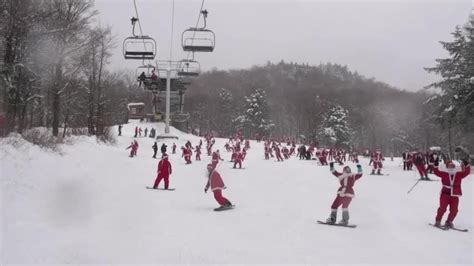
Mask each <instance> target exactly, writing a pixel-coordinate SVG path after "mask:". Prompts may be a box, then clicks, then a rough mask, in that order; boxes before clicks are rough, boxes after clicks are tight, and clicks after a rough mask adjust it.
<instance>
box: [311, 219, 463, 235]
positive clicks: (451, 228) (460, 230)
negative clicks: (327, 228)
mask: <svg viewBox="0 0 474 266" xmlns="http://www.w3.org/2000/svg"><path fill="white" fill-rule="evenodd" d="M318 224H325V225H331V226H340V227H349V228H356V227H357V225H355V224H348V225H345V224H338V223H327V222H323V221H318ZM429 225H431V226H433V227H436V228H438V229H440V230H443V231H448V230H454V231H459V232H464V233H466V232H469V229H460V228H456V227H446V226H437V225H434V224H431V223H430V224H429Z"/></svg>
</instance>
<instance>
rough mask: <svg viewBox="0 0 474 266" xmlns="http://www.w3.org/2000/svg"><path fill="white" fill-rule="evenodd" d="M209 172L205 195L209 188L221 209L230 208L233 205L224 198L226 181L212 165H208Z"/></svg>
mask: <svg viewBox="0 0 474 266" xmlns="http://www.w3.org/2000/svg"><path fill="white" fill-rule="evenodd" d="M207 170H208V171H209V174H208V179H207V184H206V187H205V188H204V193H207V190H209V187H210V188H211V191H212V192H213V193H214V198H215V199H216V201H217V203H219V205H220V206H221V207H230V206H232V203H231V202H230V201H229V200H228V199H226V198H224V197H223V196H222V190H224V189H226V186H225V185H224V181H222V177H221V175H220V174H219V172H217V171H216V169H215V168H214V167H213V166H212V164H208V165H207Z"/></svg>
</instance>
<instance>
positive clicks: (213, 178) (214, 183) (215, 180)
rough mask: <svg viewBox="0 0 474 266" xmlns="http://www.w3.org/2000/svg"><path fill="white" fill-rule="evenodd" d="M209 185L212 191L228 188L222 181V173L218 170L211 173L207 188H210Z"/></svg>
mask: <svg viewBox="0 0 474 266" xmlns="http://www.w3.org/2000/svg"><path fill="white" fill-rule="evenodd" d="M209 186H210V187H211V190H212V191H214V190H223V189H226V186H225V185H224V181H222V177H221V175H220V174H219V172H217V171H216V170H213V171H212V173H211V174H210V175H209V178H208V180H207V184H206V190H207V189H209Z"/></svg>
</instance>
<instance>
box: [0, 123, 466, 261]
mask: <svg viewBox="0 0 474 266" xmlns="http://www.w3.org/2000/svg"><path fill="white" fill-rule="evenodd" d="M136 124H139V123H138V122H132V123H130V124H128V125H125V126H124V128H123V130H122V131H123V133H124V136H122V137H118V144H117V145H114V146H113V145H105V144H98V143H97V142H96V141H95V139H94V138H88V137H75V138H74V142H75V144H73V145H63V146H62V150H63V154H58V153H51V152H47V151H44V150H41V149H40V148H38V147H36V146H32V145H30V144H29V143H26V142H24V141H19V142H18V143H17V144H16V145H12V144H11V142H12V139H2V140H0V159H1V164H0V167H1V169H0V170H1V172H0V174H1V175H0V193H1V195H0V208H1V219H0V226H1V228H0V265H3V264H10V263H27V264H37V263H40V264H53V263H76V264H77V263H80V264H91V263H95V264H105V263H127V264H148V263H153V264H178V263H179V264H189V263H203V264H210V263H218V264H224V263H245V264H249V263H271V264H276V263H284V264H290V263H292V264H293V263H308V264H327V263H344V264H346V263H351V264H353V263H358V264H369V263H370V264H382V263H383V264H387V263H391V264H407V263H410V264H434V263H437V264H438V263H439V264H449V265H452V264H466V265H472V264H473V253H474V252H473V233H472V232H473V226H472V221H473V214H474V212H473V198H472V194H473V189H472V184H473V181H472V175H470V176H469V177H467V178H466V179H465V181H464V183H463V192H464V196H463V197H462V198H461V202H460V211H459V214H458V216H457V218H456V220H455V225H456V226H457V227H460V228H468V229H469V230H470V231H469V233H462V232H455V231H441V230H438V229H436V228H433V227H430V226H428V223H430V222H434V216H435V212H436V209H437V207H438V196H439V190H440V187H441V185H440V183H439V182H438V181H436V182H420V184H418V186H417V187H416V188H415V189H414V190H413V191H412V192H411V193H410V194H407V191H408V189H410V187H411V186H412V185H413V184H414V183H415V182H416V179H417V176H416V174H415V172H414V171H412V172H403V170H402V167H401V166H400V163H401V160H400V158H396V159H395V161H393V162H391V161H390V160H389V159H388V160H386V161H385V168H384V172H385V173H389V174H390V175H389V176H371V175H368V173H369V170H370V168H369V166H368V165H367V164H368V161H367V160H365V159H364V160H363V161H362V166H363V168H364V176H363V177H362V179H361V180H360V181H359V182H358V183H356V186H355V192H356V198H355V199H354V200H353V201H352V203H351V206H350V215H351V219H350V223H352V224H357V228H356V229H351V228H342V227H330V226H325V225H319V224H317V223H316V220H322V219H324V220H325V219H326V218H327V216H328V214H329V209H330V208H329V207H330V204H331V203H332V201H333V199H334V197H335V195H336V190H337V188H338V182H337V181H336V179H335V178H334V177H333V176H332V175H331V174H330V172H329V167H327V166H325V167H323V166H318V165H317V164H316V162H315V161H300V160H298V159H297V158H295V157H293V158H291V159H290V160H287V161H285V162H275V161H274V160H270V161H265V160H264V159H263V146H262V145H263V144H261V143H258V144H257V143H256V142H254V141H252V142H251V149H250V150H249V153H248V155H247V158H246V160H245V161H244V167H245V168H246V169H245V170H233V169H231V166H232V165H231V163H229V162H228V160H229V159H230V153H227V152H225V149H224V147H223V146H224V144H225V141H226V140H224V139H217V142H216V145H215V148H218V149H220V151H221V155H222V156H223V157H224V158H225V161H224V162H220V163H219V165H218V170H219V171H220V172H221V174H222V177H223V179H224V182H225V183H226V185H227V187H228V189H227V190H225V191H224V196H226V197H228V198H229V200H231V201H232V203H234V204H235V205H236V206H237V207H236V208H235V209H234V210H230V211H225V212H214V211H213V210H212V209H213V208H215V207H217V203H216V202H215V200H214V198H213V196H212V193H207V194H205V193H204V185H205V183H206V167H205V166H206V164H208V163H209V162H210V157H208V156H207V155H206V154H205V149H203V155H202V158H203V161H201V162H195V161H194V155H193V163H192V164H191V165H185V164H184V159H182V158H181V151H180V149H179V148H180V147H181V146H183V145H184V143H185V142H186V141H187V140H190V141H191V142H192V143H193V146H195V145H197V143H198V141H199V138H198V137H195V136H191V135H187V134H184V133H181V132H179V131H177V130H175V129H173V128H172V133H174V134H176V135H178V136H179V140H177V141H175V140H166V143H167V144H168V151H169V152H168V153H171V145H172V143H173V141H175V142H176V144H177V145H178V153H177V154H170V160H171V163H172V165H173V174H172V175H171V178H170V180H171V182H170V183H171V187H174V188H176V190H175V191H173V192H171V191H161V190H160V191H154V190H147V189H145V186H150V185H152V184H153V181H154V179H155V176H156V165H157V163H158V160H156V159H152V158H151V156H152V149H151V146H152V145H153V140H152V139H150V138H144V137H142V138H138V141H139V144H140V148H139V150H138V157H136V158H129V157H128V153H129V151H128V150H125V147H127V146H128V145H129V143H130V141H131V140H132V139H133V138H132V135H133V134H132V133H133V129H134V126H135V125H136ZM139 125H141V126H142V128H143V129H144V128H145V127H147V126H148V128H149V129H150V127H151V124H145V123H141V124H139ZM155 125H156V124H155ZM162 131H163V125H162V124H160V125H159V126H158V133H160V132H162ZM161 143H162V142H161V141H158V145H161ZM350 165H351V164H350ZM351 166H353V165H351ZM337 169H340V168H339V167H337ZM354 170H355V169H354ZM162 185H163V183H162V184H160V186H162ZM446 215H447V214H446ZM340 216H341V215H340V213H339V217H338V220H339V218H340Z"/></svg>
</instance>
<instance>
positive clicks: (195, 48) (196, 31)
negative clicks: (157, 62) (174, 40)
mask: <svg viewBox="0 0 474 266" xmlns="http://www.w3.org/2000/svg"><path fill="white" fill-rule="evenodd" d="M201 13H202V14H203V18H204V26H203V27H201V28H197V27H195V28H193V27H191V28H189V29H187V30H185V31H183V34H181V46H182V47H183V50H184V51H185V52H212V51H214V47H215V43H216V35H215V34H214V32H213V31H212V30H208V29H206V19H207V14H208V12H207V10H202V11H201Z"/></svg>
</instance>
